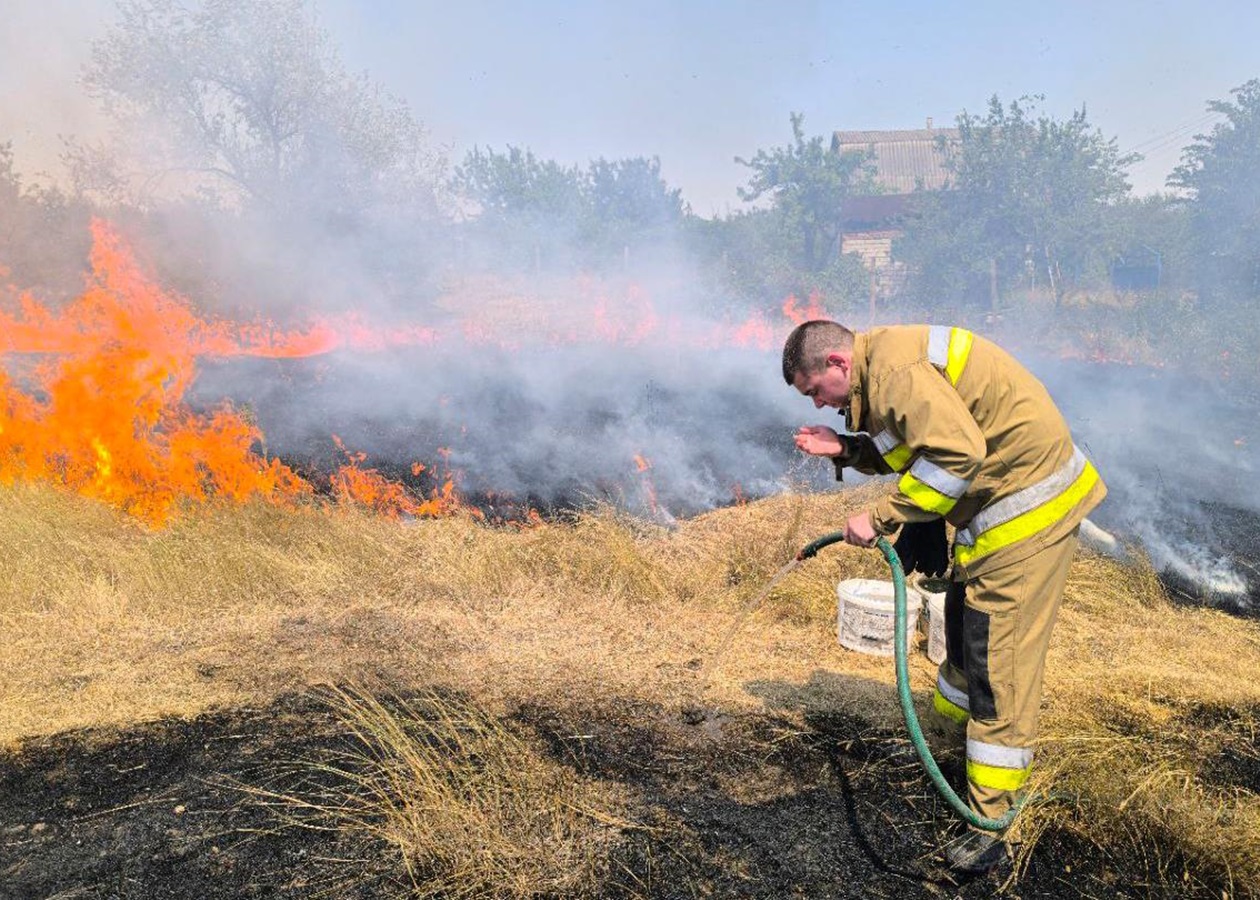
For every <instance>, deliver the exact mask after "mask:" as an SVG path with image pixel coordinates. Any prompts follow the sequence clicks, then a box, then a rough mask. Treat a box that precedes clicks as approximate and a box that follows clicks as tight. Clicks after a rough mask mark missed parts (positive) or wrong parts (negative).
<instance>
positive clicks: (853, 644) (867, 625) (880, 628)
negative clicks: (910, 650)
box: [836, 578, 923, 656]
mask: <svg viewBox="0 0 1260 900" xmlns="http://www.w3.org/2000/svg"><path fill="white" fill-rule="evenodd" d="M836 597H837V603H836V637H837V638H838V639H839V640H840V646H842V647H847V648H849V649H850V650H856V651H857V652H859V653H870V654H872V655H873V656H892V654H893V629H894V627H895V625H896V619H895V611H896V607H895V605H894V601H893V586H892V582H891V581H875V580H873V579H870V578H849V579H846V580H845V581H842V582H840V583H839V584H837V585H836ZM922 605H923V598H922V597H921V596H920V595H919V592H918V591H914V590H907V591H906V628H907V631H909V629H912V628H914V627H915V623H916V622H918V621H919V609H920V608H921V607H922Z"/></svg>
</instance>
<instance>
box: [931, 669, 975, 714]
mask: <svg viewBox="0 0 1260 900" xmlns="http://www.w3.org/2000/svg"><path fill="white" fill-rule="evenodd" d="M936 689H937V690H938V691H940V692H941V696H942V697H944V698H945V699H946V700H948V701H949V702H950V703H952V704H954V705H955V706H961V707H962V708H963V709H965V710H967V712H971V701H970V700H969V699H968V698H967V694H966V692H965V691H960V690H958V688H956V687H954V686H953V685H952V684H950V683H949V682H948V681H946V680H945V676H944V675H942V674H941V673H940V672H937V673H936Z"/></svg>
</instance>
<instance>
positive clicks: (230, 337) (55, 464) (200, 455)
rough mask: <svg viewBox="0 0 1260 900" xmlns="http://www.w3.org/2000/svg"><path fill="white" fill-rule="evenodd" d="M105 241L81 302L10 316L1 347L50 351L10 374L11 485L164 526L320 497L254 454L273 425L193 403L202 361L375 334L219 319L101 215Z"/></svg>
mask: <svg viewBox="0 0 1260 900" xmlns="http://www.w3.org/2000/svg"><path fill="white" fill-rule="evenodd" d="M92 235H93V247H92V254H91V274H90V275H89V277H88V279H87V281H88V284H87V289H86V290H85V291H84V293H83V294H82V295H81V296H79V297H78V298H77V299H75V300H74V301H73V302H72V303H70V304H69V305H67V306H66V307H65V308H64V309H63V310H61V311H60V312H53V311H51V310H49V309H47V308H46V307H44V306H42V305H41V304H39V303H38V302H37V301H36V300H35V299H34V298H33V297H31V296H30V295H29V294H23V295H21V296H20V297H19V298H18V301H17V304H16V306H17V313H16V314H13V313H6V312H2V311H0V354H9V355H13V354H18V353H22V354H40V355H41V356H47V357H48V358H46V359H39V360H37V361H36V362H35V363H34V364H33V365H27V366H25V367H24V370H23V371H22V372H21V377H19V378H15V377H14V375H13V371H14V370H16V369H17V368H18V366H17V365H16V364H14V365H13V367H12V368H11V369H6V368H0V482H2V483H5V484H12V483H14V482H15V481H19V480H41V481H48V482H52V483H54V484H58V485H62V486H65V487H67V488H69V489H71V490H74V491H77V492H78V493H81V494H83V495H85V496H88V497H93V498H96V499H99V500H103V501H105V502H108V503H112V504H114V505H116V506H119V507H121V508H122V509H124V510H126V511H127V512H128V513H130V514H131V515H133V516H135V517H137V518H139V519H141V520H143V521H145V522H147V523H149V524H151V525H160V524H162V523H164V522H166V521H167V520H168V519H169V518H170V516H171V515H172V514H174V513H175V512H176V511H177V510H178V509H179V508H180V507H182V506H185V505H188V504H195V503H205V502H207V501H209V500H211V499H212V498H221V499H226V500H230V501H233V502H238V503H240V502H244V501H247V500H250V499H252V498H260V499H264V500H268V501H271V502H280V503H284V502H291V501H294V500H296V499H298V498H301V497H306V496H309V495H311V494H313V493H314V491H313V488H312V486H311V484H310V483H309V482H307V481H306V480H304V479H303V478H301V477H300V476H298V475H297V474H296V473H295V472H293V470H291V469H290V468H289V467H288V466H286V465H284V464H283V463H281V462H280V461H278V460H275V459H267V458H266V457H265V456H263V455H261V454H260V453H258V452H256V451H255V450H254V447H255V446H257V445H260V444H261V441H262V433H261V432H260V431H259V429H258V428H257V427H256V426H255V425H254V424H253V423H251V422H250V421H249V420H248V419H247V418H246V417H245V416H244V415H242V414H241V413H239V412H237V411H236V410H235V409H233V408H232V406H231V405H230V404H224V405H223V406H221V407H220V408H218V409H216V410H214V411H212V412H210V413H207V414H197V413H195V412H193V411H192V410H191V409H190V408H189V407H188V406H187V405H186V404H185V403H184V396H185V393H186V392H187V390H188V388H189V386H190V385H191V383H192V381H193V379H194V378H195V376H196V358H197V357H198V356H207V355H210V356H231V355H241V354H251V355H263V356H269V355H304V354H307V353H311V352H324V351H325V350H326V349H327V348H329V347H330V346H333V345H335V344H337V342H338V341H341V340H343V339H344V340H348V341H349V342H350V343H352V344H353V342H354V341H356V340H359V341H362V340H365V336H364V335H363V334H362V333H360V332H356V331H354V330H353V329H351V330H346V329H345V327H344V326H345V324H346V323H344V322H343V323H342V325H343V330H342V331H336V330H335V329H333V328H332V326H330V325H328V324H327V323H324V324H319V325H316V326H314V327H313V328H311V329H310V330H308V331H305V332H297V333H289V334H286V333H275V332H274V331H272V330H271V329H269V328H265V327H263V326H258V325H251V326H247V327H242V326H239V325H236V324H234V323H232V322H226V321H222V322H209V321H206V320H204V319H202V318H200V317H198V316H197V315H196V314H195V313H194V312H193V311H192V310H191V309H190V307H189V306H188V304H187V303H186V302H185V301H184V300H183V299H182V298H180V297H179V296H177V295H175V294H171V293H167V292H165V291H163V290H162V289H161V288H159V287H158V286H157V285H155V284H154V283H153V282H152V281H151V280H149V279H148V278H147V277H146V276H145V275H144V274H143V273H142V272H141V271H140V268H139V266H138V265H137V264H136V262H135V260H134V258H133V257H132V255H131V254H130V252H129V251H128V249H127V248H126V247H125V246H124V244H123V242H122V241H121V240H120V239H119V237H118V236H117V235H116V234H115V233H114V232H113V231H112V230H111V229H110V228H109V227H108V226H107V225H105V224H104V223H103V222H99V221H98V222H94V223H93V225H92ZM424 337H425V334H424V333H423V332H420V331H411V332H406V333H404V335H403V337H402V338H400V339H415V340H420V339H423V338H424ZM3 361H4V362H5V364H6V366H7V365H9V360H8V359H4V360H3ZM333 480H334V483H333V488H334V492H335V493H336V494H337V496H339V497H344V498H348V499H354V500H357V501H359V502H369V501H370V502H369V505H372V506H374V507H383V508H385V509H387V510H391V511H395V512H408V513H411V514H414V515H437V514H441V513H444V512H447V511H449V510H450V509H452V508H453V507H454V506H456V505H457V504H458V500H457V499H456V497H455V494H454V487H453V485H452V484H451V482H450V481H448V482H447V483H446V484H445V485H444V486H443V487H442V488H441V489H439V491H438V493H437V495H435V497H434V498H432V499H431V500H427V501H414V500H411V499H408V498H407V496H406V494H405V491H404V489H403V487H402V486H401V485H394V486H392V487H391V486H390V485H389V483H388V482H387V481H386V480H385V479H384V478H382V477H380V476H379V474H377V473H375V472H373V471H372V470H367V471H366V472H363V473H356V472H355V468H354V461H351V463H350V464H349V465H347V466H343V467H342V468H341V469H340V470H339V471H338V473H337V474H336V475H335V476H334V477H333Z"/></svg>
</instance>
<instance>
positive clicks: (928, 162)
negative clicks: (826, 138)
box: [831, 128, 958, 194]
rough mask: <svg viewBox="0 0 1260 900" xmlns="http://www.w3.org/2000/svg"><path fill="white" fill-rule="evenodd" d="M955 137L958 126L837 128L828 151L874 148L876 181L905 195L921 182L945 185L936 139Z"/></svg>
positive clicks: (952, 139)
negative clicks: (875, 128) (843, 129)
mask: <svg viewBox="0 0 1260 900" xmlns="http://www.w3.org/2000/svg"><path fill="white" fill-rule="evenodd" d="M941 137H944V138H945V140H946V141H948V142H955V141H957V140H958V129H957V128H916V129H910V130H900V131H837V132H835V133H833V134H832V136H831V150H832V152H833V153H841V152H844V151H846V150H868V149H873V150H874V151H875V181H876V183H877V184H879V185H880V187H882V188H883V189H884V190H886V191H888V192H890V193H894V194H908V193H910V192H911V191H913V190H915V188H917V187H919V186H920V185H922V187H924V188H926V189H928V190H935V189H937V188H941V187H944V186H945V182H946V180H947V179H948V176H949V172H948V171H947V170H946V169H945V157H944V154H942V153H941V151H940V148H939V147H938V146H937V142H938V139H939V138H941Z"/></svg>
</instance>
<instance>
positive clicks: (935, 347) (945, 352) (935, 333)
mask: <svg viewBox="0 0 1260 900" xmlns="http://www.w3.org/2000/svg"><path fill="white" fill-rule="evenodd" d="M952 330H953V329H952V328H950V327H949V326H948V325H933V326H932V327H931V328H929V329H928V362H930V363H931V364H932V365H934V366H936V367H937V368H938V369H943V368H945V367H946V366H947V365H949V333H950V332H951V331H952Z"/></svg>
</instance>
